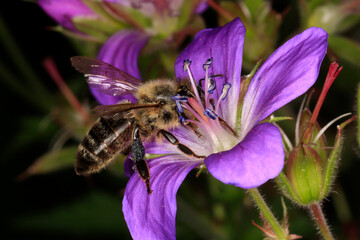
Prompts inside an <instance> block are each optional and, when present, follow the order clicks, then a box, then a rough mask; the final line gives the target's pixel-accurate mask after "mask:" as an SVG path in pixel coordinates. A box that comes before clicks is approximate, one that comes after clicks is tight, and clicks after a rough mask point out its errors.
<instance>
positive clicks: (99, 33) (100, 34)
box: [72, 17, 124, 42]
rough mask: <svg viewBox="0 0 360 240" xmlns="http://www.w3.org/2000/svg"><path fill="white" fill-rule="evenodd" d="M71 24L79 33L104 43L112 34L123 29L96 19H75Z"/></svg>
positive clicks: (117, 25)
mask: <svg viewBox="0 0 360 240" xmlns="http://www.w3.org/2000/svg"><path fill="white" fill-rule="evenodd" d="M72 22H73V24H74V26H75V28H76V29H78V30H79V31H80V32H83V33H85V34H87V35H89V36H92V37H95V38H96V39H99V40H100V41H102V42H105V41H106V40H107V39H108V38H109V37H110V36H111V35H112V34H114V33H115V32H117V31H119V30H120V29H122V28H123V27H124V26H121V25H119V24H112V23H111V22H108V21H102V20H101V19H96V18H84V17H75V18H73V19H72Z"/></svg>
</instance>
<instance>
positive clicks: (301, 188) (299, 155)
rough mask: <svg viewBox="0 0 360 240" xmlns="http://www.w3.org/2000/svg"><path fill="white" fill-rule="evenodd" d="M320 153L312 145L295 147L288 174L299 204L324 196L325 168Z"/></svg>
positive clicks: (318, 199)
mask: <svg viewBox="0 0 360 240" xmlns="http://www.w3.org/2000/svg"><path fill="white" fill-rule="evenodd" d="M321 162H322V160H321V157H320V155H319V154H318V153H317V152H316V151H315V150H314V149H313V148H312V147H310V146H308V145H305V144H303V145H301V146H298V147H296V148H294V149H293V151H292V152H291V153H290V156H289V158H288V161H287V165H286V175H287V177H288V179H289V181H290V183H291V185H292V188H293V189H294V192H295V193H296V195H297V196H298V202H297V203H298V204H300V205H308V204H312V203H315V202H319V201H320V200H321V199H322V198H321V197H322V195H321V193H322V186H323V170H322V164H321Z"/></svg>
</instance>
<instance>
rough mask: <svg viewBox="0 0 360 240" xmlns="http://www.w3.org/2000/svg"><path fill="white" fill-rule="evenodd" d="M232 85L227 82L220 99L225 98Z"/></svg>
mask: <svg viewBox="0 0 360 240" xmlns="http://www.w3.org/2000/svg"><path fill="white" fill-rule="evenodd" d="M230 87H231V84H230V83H225V84H224V86H223V89H222V93H221V96H220V99H221V100H224V99H225V98H226V96H227V94H228V92H229V89H230Z"/></svg>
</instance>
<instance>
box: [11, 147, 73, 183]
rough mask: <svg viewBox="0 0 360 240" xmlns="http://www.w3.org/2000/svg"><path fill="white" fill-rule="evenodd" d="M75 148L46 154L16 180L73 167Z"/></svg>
mask: <svg viewBox="0 0 360 240" xmlns="http://www.w3.org/2000/svg"><path fill="white" fill-rule="evenodd" d="M76 149H77V147H75V146H71V147H67V148H63V149H59V150H54V151H51V152H48V153H46V154H45V155H43V156H42V157H40V158H39V159H37V160H36V161H35V162H34V163H33V164H32V165H31V166H30V167H29V168H28V169H27V170H26V171H25V172H24V173H23V174H21V175H20V176H19V177H18V178H19V179H23V178H26V177H28V176H29V175H34V174H46V173H51V172H54V171H57V170H60V169H63V168H67V167H70V166H73V164H74V161H75V154H76Z"/></svg>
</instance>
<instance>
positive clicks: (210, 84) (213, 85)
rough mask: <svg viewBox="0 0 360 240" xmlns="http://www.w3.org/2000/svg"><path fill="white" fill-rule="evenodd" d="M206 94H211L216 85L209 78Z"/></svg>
mask: <svg viewBox="0 0 360 240" xmlns="http://www.w3.org/2000/svg"><path fill="white" fill-rule="evenodd" d="M208 85H209V86H208V93H210V94H212V93H213V92H214V90H215V89H216V84H215V81H214V80H213V79H212V78H210V82H209V84H208Z"/></svg>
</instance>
